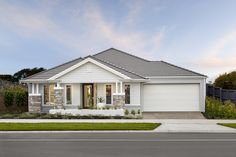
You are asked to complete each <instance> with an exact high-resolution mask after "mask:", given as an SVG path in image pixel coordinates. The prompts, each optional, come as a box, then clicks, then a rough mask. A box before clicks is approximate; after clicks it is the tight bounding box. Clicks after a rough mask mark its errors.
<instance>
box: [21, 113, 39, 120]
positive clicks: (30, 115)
mask: <svg viewBox="0 0 236 157" xmlns="http://www.w3.org/2000/svg"><path fill="white" fill-rule="evenodd" d="M38 117H39V114H37V113H28V112H25V113H22V114H20V115H19V116H18V118H19V119H34V118H38Z"/></svg>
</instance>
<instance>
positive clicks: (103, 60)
mask: <svg viewBox="0 0 236 157" xmlns="http://www.w3.org/2000/svg"><path fill="white" fill-rule="evenodd" d="M91 58H96V59H97V60H99V61H102V62H105V63H107V64H109V65H111V66H114V67H116V68H119V69H122V70H124V71H126V72H128V73H131V74H134V75H136V76H139V77H142V78H145V77H144V76H142V75H140V74H137V73H135V72H133V71H130V70H127V69H125V68H123V67H120V66H117V65H115V64H113V63H111V62H108V61H106V60H103V59H99V58H97V57H94V56H91Z"/></svg>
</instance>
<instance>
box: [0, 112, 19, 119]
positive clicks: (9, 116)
mask: <svg viewBox="0 0 236 157" xmlns="http://www.w3.org/2000/svg"><path fill="white" fill-rule="evenodd" d="M16 117H17V114H11V113H6V114H2V115H1V116H0V118H2V119H13V118H16Z"/></svg>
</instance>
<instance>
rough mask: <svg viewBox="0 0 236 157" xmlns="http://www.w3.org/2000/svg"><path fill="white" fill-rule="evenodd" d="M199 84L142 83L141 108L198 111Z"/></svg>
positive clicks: (145, 109) (154, 110)
mask: <svg viewBox="0 0 236 157" xmlns="http://www.w3.org/2000/svg"><path fill="white" fill-rule="evenodd" d="M199 92H200V90H199V84H163V85H161V84H158V85H157V84H150V85H148V84H146V85H144V95H143V103H144V104H143V110H144V111H146V112H159V111H200V105H199V104H200V102H199V101H200V93H199Z"/></svg>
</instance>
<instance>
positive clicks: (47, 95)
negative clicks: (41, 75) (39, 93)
mask: <svg viewBox="0 0 236 157" xmlns="http://www.w3.org/2000/svg"><path fill="white" fill-rule="evenodd" d="M54 87H55V84H47V85H44V91H43V92H44V104H46V105H51V104H54V103H55V92H54Z"/></svg>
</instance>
